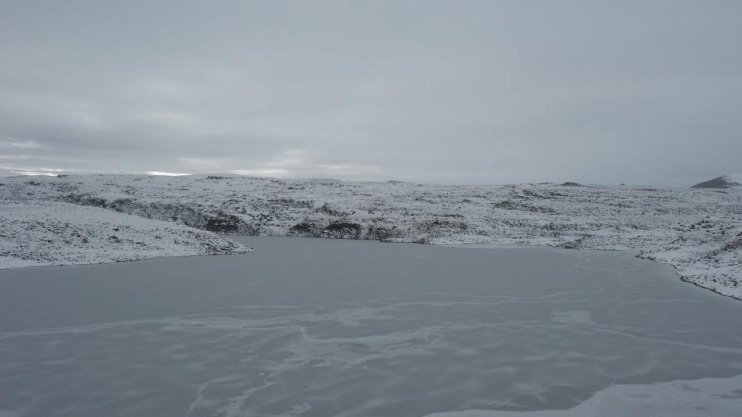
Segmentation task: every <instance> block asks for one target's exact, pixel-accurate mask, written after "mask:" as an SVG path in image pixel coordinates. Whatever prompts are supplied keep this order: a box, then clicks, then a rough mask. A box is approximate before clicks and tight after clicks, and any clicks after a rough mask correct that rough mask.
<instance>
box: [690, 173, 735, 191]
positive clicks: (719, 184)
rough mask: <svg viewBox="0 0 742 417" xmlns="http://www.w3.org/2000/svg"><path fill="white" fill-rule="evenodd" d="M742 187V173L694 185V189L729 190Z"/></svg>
mask: <svg viewBox="0 0 742 417" xmlns="http://www.w3.org/2000/svg"><path fill="white" fill-rule="evenodd" d="M737 186H742V173H734V174H727V175H723V176H721V177H717V178H713V179H710V180H708V181H704V182H701V183H698V184H696V185H694V186H693V187H692V188H729V187H737Z"/></svg>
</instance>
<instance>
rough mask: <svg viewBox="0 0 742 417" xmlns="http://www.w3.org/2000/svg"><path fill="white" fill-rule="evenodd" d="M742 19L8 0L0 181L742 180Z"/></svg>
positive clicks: (500, 6) (530, 6) (586, 10)
mask: <svg viewBox="0 0 742 417" xmlns="http://www.w3.org/2000/svg"><path fill="white" fill-rule="evenodd" d="M741 18H742V3H739V2H736V1H707V2H693V1H653V2H644V1H628V2H594V1H565V2H551V1H534V2H521V1H510V2H507V1H505V2H490V1H463V2H444V1H402V2H400V1H377V2H348V1H344V2H339V1H338V2H334V1H333V2H331V1H320V2H306V3H305V2H301V3H291V4H289V3H283V2H268V1H266V2H237V1H217V2H200V1H177V2H176V1H157V2H151V1H131V2H105V1H68V2H41V1H33V0H24V1H7V0H6V1H0V58H2V60H3V63H4V65H3V66H2V67H0V156H2V158H0V164H2V165H0V173H1V172H5V173H8V172H21V171H23V170H24V169H25V170H28V171H34V172H36V171H38V169H39V168H45V169H49V170H54V169H61V170H69V171H86V172H87V171H101V172H104V171H116V172H146V171H169V172H192V173H197V172H216V171H218V172H229V171H232V172H241V173H245V174H251V175H252V174H260V175H276V176H297V177H309V176H311V177H339V178H342V179H372V180H379V179H391V178H396V179H406V180H413V181H440V182H448V183H460V182H466V183H502V182H524V181H562V180H566V179H570V180H578V181H584V182H605V183H619V182H629V183H655V184H667V185H686V184H690V183H695V182H697V181H698V180H701V179H704V178H706V177H713V176H717V175H721V174H724V173H727V172H734V171H742V167H740V165H739V164H740V163H739V155H742V140H740V134H741V133H742V122H740V121H739V120H738V119H739V117H738V114H740V112H741V110H742V54H740V53H739V52H738V51H737V49H738V47H737V42H738V39H740V38H742V29H740V25H739V24H738V22H739V21H740V19H741ZM3 138H4V139H3ZM8 138H11V139H8ZM24 143H26V144H36V145H38V146H37V147H33V146H26V147H23V146H20V145H18V144H24ZM10 144H16V145H10ZM9 167H10V168H9ZM49 172H56V171H49Z"/></svg>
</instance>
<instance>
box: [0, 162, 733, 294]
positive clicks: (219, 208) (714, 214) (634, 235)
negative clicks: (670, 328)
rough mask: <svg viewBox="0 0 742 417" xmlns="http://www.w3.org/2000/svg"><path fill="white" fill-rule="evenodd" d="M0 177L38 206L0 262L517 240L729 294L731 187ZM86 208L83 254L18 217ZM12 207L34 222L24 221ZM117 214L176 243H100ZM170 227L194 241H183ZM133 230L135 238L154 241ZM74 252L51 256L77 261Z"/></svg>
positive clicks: (8, 223) (6, 201) (5, 188)
mask: <svg viewBox="0 0 742 417" xmlns="http://www.w3.org/2000/svg"><path fill="white" fill-rule="evenodd" d="M0 183H1V184H2V185H0V202H2V206H1V207H8V206H11V207H18V206H24V207H29V208H30V207H42V208H44V210H47V211H46V212H45V213H46V214H44V215H43V216H42V215H39V216H37V215H34V214H31V213H32V211H23V210H7V209H3V211H1V212H0V213H3V218H2V219H0V221H2V222H3V231H2V232H0V234H2V235H4V236H0V239H2V242H3V243H2V245H3V246H2V247H0V248H3V249H0V256H3V258H0V266H5V267H8V266H14V265H17V264H18V261H17V259H22V257H21V256H19V255H17V253H16V252H13V251H8V250H6V249H4V248H6V247H16V248H17V247H19V246H20V245H21V244H22V242H23V241H24V240H28V239H31V240H32V241H34V242H36V241H38V240H39V239H44V236H48V238H47V240H51V241H52V242H50V243H48V244H49V245H50V246H49V247H59V248H61V249H60V250H62V251H63V252H65V251H69V252H70V253H75V254H82V253H91V255H90V257H89V258H85V259H86V260H85V261H86V262H87V261H95V259H98V258H96V257H97V256H99V255H100V254H106V255H105V256H102V255H101V257H100V258H99V259H98V260H100V261H109V260H116V259H129V258H131V259H139V258H143V257H149V256H150V254H152V253H158V254H159V255H162V254H166V253H167V252H168V251H173V253H174V254H182V253H183V250H184V249H183V247H185V248H191V249H189V250H192V251H193V252H197V251H196V250H195V248H197V247H200V246H197V245H196V243H195V242H210V244H213V245H216V246H215V247H216V248H218V249H214V250H211V249H209V250H203V252H206V253H212V252H213V253H230V252H234V251H240V250H244V248H239V247H236V246H229V245H230V244H231V245H234V244H233V243H231V242H228V241H225V240H224V239H222V238H220V237H219V235H217V234H216V233H219V234H225V233H226V234H229V233H234V234H249V235H274V236H283V235H291V236H311V237H327V238H346V239H374V240H382V241H390V242H419V243H430V244H456V243H522V244H529V245H548V246H559V247H564V248H578V249H619V250H620V249H628V250H634V251H636V252H637V253H639V255H640V256H642V257H645V258H650V259H654V260H657V261H660V262H666V263H669V264H671V265H673V266H675V267H676V268H677V270H678V272H679V273H680V275H681V276H682V277H683V279H685V280H687V281H690V282H693V283H695V284H698V285H700V286H703V287H706V288H709V289H712V290H714V291H717V292H719V293H722V294H725V295H730V296H734V297H738V298H742V187H733V188H728V189H723V190H709V189H681V188H677V189H675V188H669V189H659V188H647V187H628V186H614V187H604V186H582V187H570V186H563V185H555V184H526V185H509V186H445V185H425V184H414V183H404V182H396V181H395V182H385V183H364V182H342V181H335V180H278V179H259V178H248V177H235V176H225V175H211V176H186V177H154V176H117V175H92V176H69V177H64V178H54V177H51V178H32V179H31V178H28V177H13V178H4V179H0ZM57 207H64V208H65V209H64V210H66V211H65V212H64V213H66V214H64V220H59V218H58V217H57V211H58V208H57ZM76 210H79V211H76ZM90 212H95V213H98V216H99V217H97V218H98V219H99V223H98V224H97V225H96V226H90V227H89V228H88V229H91V230H93V229H94V230H100V232H99V234H100V236H101V238H100V239H99V242H100V245H101V247H100V248H99V249H95V250H94V251H92V252H90V251H89V249H90V248H89V246H85V244H83V243H81V242H78V241H77V240H70V239H66V240H67V241H69V242H70V243H65V239H64V238H63V236H64V233H66V232H63V230H64V228H62V229H59V230H58V229H53V230H47V231H45V232H43V233H47V235H44V234H43V233H42V234H38V235H33V236H32V235H29V234H28V233H29V232H27V231H26V230H27V229H28V228H29V227H30V226H29V224H36V225H42V224H44V225H45V224H49V223H50V222H56V224H65V223H69V224H70V225H78V224H80V223H81V222H82V221H83V220H82V219H86V218H89V216H90V215H89V213H90ZM60 213H61V212H60ZM24 216H32V217H31V218H32V219H33V220H29V221H25V220H24V219H25V218H27V217H24ZM60 216H61V214H60ZM124 218H127V219H132V220H131V221H134V220H133V219H136V221H143V220H142V218H144V219H149V222H147V223H146V224H147V225H149V226H147V227H160V228H166V227H170V228H172V229H168V231H167V233H170V234H168V235H167V236H169V239H172V240H169V242H172V243H173V245H175V246H168V247H164V246H160V247H159V248H160V249H159V252H156V251H155V252H152V251H151V249H150V246H141V247H135V246H133V245H129V246H127V250H128V252H126V251H122V250H120V249H121V247H120V246H117V245H120V244H115V242H108V240H107V239H108V235H109V234H113V233H112V232H110V230H112V229H111V228H110V227H111V226H113V225H115V224H119V223H121V222H123V220H122V219H124ZM106 222H107V223H106ZM143 224H144V223H143ZM155 225H157V226H155ZM39 227H40V226H39ZM65 227H66V226H65ZM8 229H10V230H11V232H10V233H9V232H8V231H7V230H8ZM119 229H121V228H120V227H119ZM132 231H133V232H132V235H131V237H129V238H128V239H131V240H133V241H137V239H136V237H135V236H137V235H138V233H140V232H142V233H145V234H147V235H148V236H152V235H153V233H152V232H149V231H146V230H145V229H142V230H139V229H134V228H132ZM165 232H166V231H163V233H165ZM187 232H191V233H192V234H191V235H188V233H187ZM158 233H159V232H158ZM196 233H200V234H196ZM117 236H118V237H119V238H121V236H119V235H117ZM160 236H161V237H164V236H163V235H160ZM183 236H190V238H191V239H193V240H192V241H190V242H194V243H193V244H190V245H184V244H183V242H185V240H184V239H185V238H184V237H183ZM103 237H105V239H103ZM144 239H145V238H144V237H142V238H140V240H138V241H141V242H144V243H145V244H147V245H149V244H151V245H155V244H156V243H157V242H153V241H151V240H146V241H145V240H144ZM147 239H149V238H147ZM176 240H177V242H176ZM227 242H228V243H227ZM151 247H155V246H151ZM35 251H36V249H35V248H33V247H28V249H26V250H25V251H24V252H22V253H23V256H25V257H27V258H28V259H32V260H35V259H36V258H39V256H38V255H34V253H36V252H35ZM96 254H98V255H96ZM159 255H156V256H159ZM76 256H77V255H75V256H72V255H70V256H66V257H62V258H60V259H63V260H65V262H68V263H76V262H78V260H77V258H76ZM79 256H82V255H79ZM42 258H43V257H41V258H39V259H42ZM58 261H59V259H57V261H55V262H58Z"/></svg>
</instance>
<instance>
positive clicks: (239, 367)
mask: <svg viewBox="0 0 742 417" xmlns="http://www.w3.org/2000/svg"><path fill="white" fill-rule="evenodd" d="M239 240H240V241H242V242H244V243H246V244H247V245H249V246H251V247H254V248H255V249H256V250H255V252H253V253H250V254H246V255H234V256H203V257H182V258H162V259H153V260H147V261H141V262H130V263H118V264H101V265H82V266H63V267H38V268H23V269H12V270H2V271H0V417H11V416H12V417H16V416H38V417H53V416H137V417H141V416H153V417H154V416H189V417H198V416H201V417H206V416H230V417H231V416H262V417H269V416H295V415H301V416H306V417H329V416H349V417H350V416H358V417H361V416H364V417H365V416H394V417H397V416H426V415H430V414H434V413H450V415H459V413H460V415H462V416H463V415H472V416H474V415H476V416H480V415H481V416H484V415H487V416H489V415H492V416H497V415H507V416H518V415H523V416H524V417H525V416H530V415H538V416H541V415H544V416H546V415H547V414H539V413H541V412H543V411H545V410H557V411H555V412H562V411H558V410H569V409H573V408H579V406H580V405H581V404H583V403H586V402H589V401H590V399H591V398H594V397H595V396H596V394H598V393H601V392H604V391H606V390H610V389H612V388H614V387H620V386H624V385H626V386H632V387H635V386H637V385H638V386H644V385H646V386H647V389H646V391H645V392H646V393H649V394H646V395H652V394H651V392H652V389H653V388H652V387H654V386H657V384H667V383H670V382H673V381H693V380H700V379H709V378H710V379H713V380H714V381H725V382H724V383H725V384H726V385H724V386H723V387H721V388H719V387H716V386H715V388H714V389H716V390H717V391H718V390H721V391H719V392H718V393H717V394H714V395H717V396H718V397H719V398H718V400H716V399H713V398H712V399H709V400H708V404H706V403H704V404H705V405H699V406H698V407H703V409H702V410H701V409H699V410H696V411H697V412H698V415H714V414H713V413H714V412H719V413H720V411H714V410H711V409H709V407H712V408H713V407H715V406H717V405H718V407H722V408H724V407H726V408H724V410H734V409H735V407H739V408H736V410H737V411H739V413H738V414H737V415H742V386H741V385H740V382H741V381H742V379H740V378H739V375H742V303H741V302H739V301H735V300H732V299H730V298H726V297H722V296H719V295H716V294H713V293H711V292H709V291H706V290H703V289H700V288H698V287H695V286H692V285H690V284H687V283H684V282H681V281H680V280H679V278H678V277H677V275H675V273H674V271H673V269H672V268H671V267H669V266H667V265H661V264H657V263H653V262H650V261H646V260H640V259H637V258H635V257H633V256H632V254H631V253H627V252H600V251H566V250H557V249H547V248H476V249H475V248H454V247H439V246H424V245H414V244H389V243H379V242H368V241H347V240H320V239H301V238H253V237H250V238H239ZM717 385H718V384H717ZM661 386H665V385H661ZM683 386H687V387H688V395H691V394H693V393H698V392H699V388H697V387H695V386H692V385H688V384H685V385H682V384H680V385H677V387H680V388H677V389H680V390H683V389H684V388H682V387H683ZM639 392H641V391H639ZM697 395H701V394H697ZM679 397H680V396H679ZM707 397H708V398H711V397H713V396H711V395H710V394H709V395H707ZM637 398H638V397H637ZM653 398H659V397H653ZM704 398H705V397H704ZM680 399H681V398H679V400H680ZM671 400H672V396H670V400H663V401H667V402H668V404H666V405H667V407H672V406H673V404H671V403H670V402H671ZM637 401H638V400H637ZM699 401H700V400H699ZM698 404H701V403H700V402H699V403H698ZM709 404H710V405H709ZM657 406H658V407H663V406H665V404H663V403H659V404H657ZM465 410H480V411H469V412H467V411H465ZM704 410H705V411H704ZM452 412H459V413H452ZM733 414H734V413H733ZM447 415H448V414H447ZM548 415H549V416H552V415H562V414H548ZM564 415H570V414H564ZM580 415H582V414H580ZM606 415H607V414H606ZM617 415H618V414H617ZM668 415H675V414H668ZM677 415H681V414H680V413H678V414H677ZM683 415H684V414H683ZM720 415H723V414H720Z"/></svg>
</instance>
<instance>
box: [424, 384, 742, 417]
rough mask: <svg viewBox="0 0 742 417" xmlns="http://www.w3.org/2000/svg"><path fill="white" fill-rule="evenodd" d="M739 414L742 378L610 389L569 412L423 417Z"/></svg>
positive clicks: (477, 412)
mask: <svg viewBox="0 0 742 417" xmlns="http://www.w3.org/2000/svg"><path fill="white" fill-rule="evenodd" d="M740 412H742V375H737V376H735V377H732V378H704V379H699V380H694V381H672V382H665V383H660V384H652V385H614V386H612V387H610V388H607V389H605V390H603V391H600V392H598V393H596V394H595V395H594V396H593V397H591V398H590V399H589V400H587V401H585V402H583V403H582V404H580V405H578V406H577V407H575V408H572V409H569V410H547V411H531V412H510V411H492V410H467V411H454V412H448V413H434V414H429V415H428V416H427V417H626V416H642V417H643V416H651V417H699V416H703V417H731V416H736V415H739V413H740Z"/></svg>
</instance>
